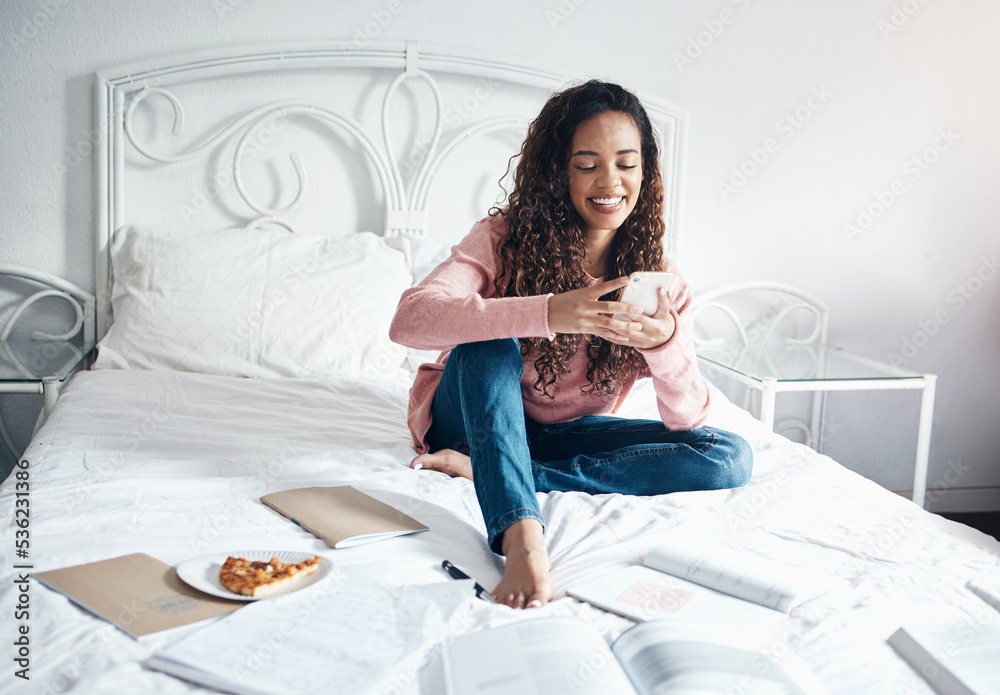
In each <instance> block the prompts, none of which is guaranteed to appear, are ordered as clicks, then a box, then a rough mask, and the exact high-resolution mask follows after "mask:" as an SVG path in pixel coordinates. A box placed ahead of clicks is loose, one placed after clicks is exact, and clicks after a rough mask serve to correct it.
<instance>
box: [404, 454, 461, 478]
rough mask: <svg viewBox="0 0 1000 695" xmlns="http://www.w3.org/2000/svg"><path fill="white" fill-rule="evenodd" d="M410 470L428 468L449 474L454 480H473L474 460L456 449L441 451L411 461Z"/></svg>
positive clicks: (421, 455)
mask: <svg viewBox="0 0 1000 695" xmlns="http://www.w3.org/2000/svg"><path fill="white" fill-rule="evenodd" d="M410 468H413V469H414V470H416V469H418V468H426V469H428V470H431V471H441V472H442V473H447V474H448V475H450V476H451V477H452V478H468V479H469V480H472V459H470V458H469V457H468V456H466V455H465V454H462V453H459V452H457V451H455V450H454V449H441V450H440V451H435V452H434V453H433V454H420V456H418V457H417V458H415V459H413V460H412V461H410Z"/></svg>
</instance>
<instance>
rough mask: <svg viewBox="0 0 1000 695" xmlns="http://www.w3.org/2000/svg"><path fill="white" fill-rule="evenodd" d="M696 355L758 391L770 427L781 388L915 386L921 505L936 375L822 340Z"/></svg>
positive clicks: (916, 486)
mask: <svg viewBox="0 0 1000 695" xmlns="http://www.w3.org/2000/svg"><path fill="white" fill-rule="evenodd" d="M697 354H698V358H699V359H700V360H701V361H702V363H703V364H704V365H706V367H708V369H709V370H711V371H716V372H718V373H722V374H726V375H727V376H730V377H732V378H733V379H735V380H736V381H738V382H740V383H742V384H745V385H746V386H749V387H750V388H752V389H756V390H759V391H760V392H761V408H760V420H761V421H762V422H763V423H764V424H765V425H767V427H768V428H769V429H771V430H773V429H774V401H775V397H776V396H777V394H778V393H781V392H789V391H812V392H822V393H823V394H824V395H825V392H827V391H866V390H881V389H919V390H920V391H921V402H920V424H919V428H918V430H917V458H916V466H915V469H914V474H913V501H914V502H915V503H916V504H918V505H920V506H921V507H923V506H924V498H925V495H926V491H927V460H928V455H929V453H930V441H931V425H932V420H933V415H934V389H935V385H936V382H937V375H935V374H917V373H915V372H910V371H907V370H904V369H899V368H898V367H894V366H892V365H889V364H884V363H882V362H878V361H876V360H872V359H869V358H867V357H862V356H861V355H855V354H852V353H850V352H847V351H846V350H842V349H840V348H836V347H832V346H829V345H822V344H820V345H790V346H787V347H786V346H775V345H769V346H766V345H758V344H750V345H745V346H738V347H735V348H731V349H728V350H726V349H722V348H718V347H713V346H708V345H703V346H699V347H698V348H697ZM824 400H825V399H824V398H819V399H814V401H813V412H812V423H811V427H812V432H813V433H814V435H815V436H816V440H817V442H821V441H822V427H821V421H822V409H823V401H824ZM818 448H819V444H817V449H818Z"/></svg>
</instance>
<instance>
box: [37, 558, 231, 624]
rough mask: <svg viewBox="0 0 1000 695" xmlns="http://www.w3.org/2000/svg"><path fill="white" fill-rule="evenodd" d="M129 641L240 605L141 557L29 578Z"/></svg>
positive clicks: (81, 566)
mask: <svg viewBox="0 0 1000 695" xmlns="http://www.w3.org/2000/svg"><path fill="white" fill-rule="evenodd" d="M31 576H32V577H34V578H35V579H37V580H38V581H40V582H42V583H43V584H45V585H46V586H48V587H49V588H52V589H55V590H56V591H58V592H59V593H61V594H65V595H66V596H67V597H68V598H69V599H70V600H71V601H73V603H76V604H77V605H79V606H81V607H82V608H85V609H86V610H88V611H90V612H91V613H94V614H95V615H97V616H99V617H101V618H104V619H105V620H107V621H108V622H111V623H114V624H115V625H117V626H118V627H119V628H121V629H122V630H123V631H125V632H126V633H128V634H129V635H131V636H132V637H143V636H144V635H149V634H152V633H154V632H160V631H161V630H169V629H171V628H175V627H180V626H182V625H188V624H190V623H196V622H199V621H201V620H207V619H209V618H217V617H219V616H221V615H226V614H227V613H232V612H233V611H235V610H236V609H237V608H240V607H242V606H245V605H246V603H244V602H242V601H230V600H227V599H223V598H216V597H215V596H210V595H209V594H205V593H203V592H201V591H198V590H197V589H194V588H192V587H190V586H188V585H187V584H185V583H184V582H183V581H181V579H180V577H178V576H177V570H176V569H175V568H174V567H173V566H172V565H168V564H167V563H165V562H162V561H160V560H157V559H156V558H154V557H150V556H149V555H146V554H145V553H133V554H131V555H122V556H121V557H115V558H111V559H109V560H99V561H97V562H89V563H87V564H84V565H75V566H73V567H64V568H62V569H58V570H50V571H48V572H35V573H33V574H32V575H31Z"/></svg>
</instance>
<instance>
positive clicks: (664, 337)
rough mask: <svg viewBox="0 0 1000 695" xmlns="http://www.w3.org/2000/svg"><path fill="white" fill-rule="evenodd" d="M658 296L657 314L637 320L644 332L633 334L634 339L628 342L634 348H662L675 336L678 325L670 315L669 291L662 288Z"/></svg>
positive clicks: (640, 317) (658, 291)
mask: <svg viewBox="0 0 1000 695" xmlns="http://www.w3.org/2000/svg"><path fill="white" fill-rule="evenodd" d="M656 294H657V296H658V297H659V298H660V304H659V306H658V307H657V308H656V313H655V314H653V315H652V316H646V315H645V314H643V315H640V316H639V317H638V318H637V319H636V320H637V321H639V323H641V324H642V331H640V332H639V333H635V334H633V335H632V339H631V340H629V341H628V344H629V345H631V346H632V347H637V348H644V349H646V350H649V349H651V348H655V347H660V346H661V345H663V344H664V343H665V342H667V341H668V340H670V338H672V337H673V335H674V328H676V324H675V322H674V317H673V316H672V315H671V313H670V297H669V296H667V290H666V288H664V287H660V288H659V289H657V291H656Z"/></svg>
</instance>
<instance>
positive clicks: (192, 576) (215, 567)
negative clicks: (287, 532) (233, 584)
mask: <svg viewBox="0 0 1000 695" xmlns="http://www.w3.org/2000/svg"><path fill="white" fill-rule="evenodd" d="M230 555H232V556H233V557H244V558H246V559H247V560H250V561H251V562H256V561H262V562H266V561H268V560H270V559H271V558H272V557H276V558H278V559H279V560H280V561H281V562H285V563H296V562H302V561H303V560H308V559H309V558H311V557H314V556H315V555H316V553H302V552H297V551H292V550H233V551H232V552H228V553H212V554H211V555H202V556H201V557H195V558H191V559H190V560H185V561H184V562H182V563H181V564H179V565H177V576H178V577H180V578H181V580H182V581H183V582H184V583H185V584H187V585H189V586H193V587H194V588H195V589H198V590H199V591H204V592H205V593H206V594H212V595H213V596H218V597H220V598H228V599H233V600H235V601H259V600H261V599H262V598H273V597H275V596H284V595H285V594H290V593H292V592H293V591H299V590H300V589H305V588H306V587H309V586H312V585H313V584H315V583H317V582H319V581H322V580H323V579H324V578H325V577H326V576H327V575H328V574H330V572H331V571H333V563H332V562H330V561H329V560H327V559H326V558H323V561H322V562H320V563H319V569H318V570H316V571H315V572H313V573H312V574H310V575H309V576H308V577H304V578H302V579H300V580H298V581H295V582H292V583H291V584H289V585H288V586H286V587H284V588H282V589H279V590H278V591H275V592H274V593H273V594H268V595H267V596H244V595H243V594H237V593H236V592H234V591H230V590H229V589H227V588H226V587H224V586H222V583H221V582H219V570H220V569H222V565H223V563H225V561H226V558H228V557H229V556H230ZM320 557H323V556H322V555H320Z"/></svg>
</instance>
